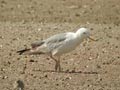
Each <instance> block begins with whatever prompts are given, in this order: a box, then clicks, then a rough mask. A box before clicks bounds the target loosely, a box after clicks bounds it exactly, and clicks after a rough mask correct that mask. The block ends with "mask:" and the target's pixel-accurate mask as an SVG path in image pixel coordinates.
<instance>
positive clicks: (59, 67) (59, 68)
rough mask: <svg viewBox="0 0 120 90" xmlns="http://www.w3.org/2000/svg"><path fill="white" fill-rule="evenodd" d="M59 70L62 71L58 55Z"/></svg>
mask: <svg viewBox="0 0 120 90" xmlns="http://www.w3.org/2000/svg"><path fill="white" fill-rule="evenodd" d="M58 70H59V72H61V65H60V57H58Z"/></svg>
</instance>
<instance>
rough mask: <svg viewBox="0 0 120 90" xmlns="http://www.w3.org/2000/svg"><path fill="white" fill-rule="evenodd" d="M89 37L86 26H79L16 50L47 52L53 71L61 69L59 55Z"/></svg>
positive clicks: (37, 52) (20, 52)
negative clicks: (75, 29) (52, 62)
mask: <svg viewBox="0 0 120 90" xmlns="http://www.w3.org/2000/svg"><path fill="white" fill-rule="evenodd" d="M87 38H89V39H91V40H93V41H96V40H95V39H93V38H91V36H90V31H89V29H87V28H80V29H78V30H77V31H76V32H66V33H60V34H56V35H53V36H51V37H50V38H48V39H45V40H40V41H36V42H33V43H32V44H31V48H29V49H23V50H19V51H17V53H19V54H20V55H21V54H24V55H26V54H28V55H34V54H47V55H49V56H50V57H51V58H52V59H53V60H54V61H55V62H56V64H55V71H58V72H60V71H61V65H60V57H61V56H62V55H63V54H66V53H69V52H71V51H73V50H74V49H75V48H76V47H77V46H79V44H80V43H81V42H83V41H84V40H85V39H87Z"/></svg>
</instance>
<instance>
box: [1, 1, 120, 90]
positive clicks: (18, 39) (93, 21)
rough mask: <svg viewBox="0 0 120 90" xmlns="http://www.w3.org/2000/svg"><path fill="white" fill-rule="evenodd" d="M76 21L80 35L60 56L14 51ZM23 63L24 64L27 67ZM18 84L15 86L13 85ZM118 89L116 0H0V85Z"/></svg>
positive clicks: (4, 89)
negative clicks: (83, 30)
mask: <svg viewBox="0 0 120 90" xmlns="http://www.w3.org/2000/svg"><path fill="white" fill-rule="evenodd" d="M79 27H87V28H89V29H90V30H91V34H92V36H93V37H94V38H96V39H99V40H98V41H97V42H92V41H84V42H83V43H82V44H81V45H80V46H79V47H78V48H77V49H76V50H74V51H73V52H71V53H69V54H65V55H64V56H63V57H62V58H61V65H62V70H63V71H62V72H61V73H58V72H55V71H54V65H55V62H54V61H53V60H52V59H51V58H49V57H48V56H46V55H34V56H33V55H31V56H27V55H21V56H20V55H18V54H17V53H16V51H17V50H20V49H23V48H26V47H30V44H31V43H32V42H33V41H37V40H42V39H46V38H48V37H50V36H52V35H54V34H57V33H62V32H68V31H73V32H75V31H76V30H77V29H78V28H79ZM25 65H26V66H27V67H26V69H25V71H24V68H25ZM17 85H18V86H17ZM19 86H20V87H21V88H23V90H120V1H119V0H51V1H50V0H11V1H10V0H0V90H18V89H15V88H16V87H17V88H18V87H19Z"/></svg>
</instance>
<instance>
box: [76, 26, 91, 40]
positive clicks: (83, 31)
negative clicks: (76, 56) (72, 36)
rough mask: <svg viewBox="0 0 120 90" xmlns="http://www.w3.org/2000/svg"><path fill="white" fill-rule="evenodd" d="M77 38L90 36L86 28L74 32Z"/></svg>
mask: <svg viewBox="0 0 120 90" xmlns="http://www.w3.org/2000/svg"><path fill="white" fill-rule="evenodd" d="M76 35H77V37H81V38H88V37H89V36H90V31H89V30H88V29H87V28H80V29H78V30H77V32H76Z"/></svg>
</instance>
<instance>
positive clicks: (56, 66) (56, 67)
mask: <svg viewBox="0 0 120 90" xmlns="http://www.w3.org/2000/svg"><path fill="white" fill-rule="evenodd" d="M50 57H51V58H52V59H53V60H54V61H55V62H56V64H55V71H57V69H58V67H59V62H58V60H57V59H55V58H54V57H53V56H52V55H51V56H50Z"/></svg>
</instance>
